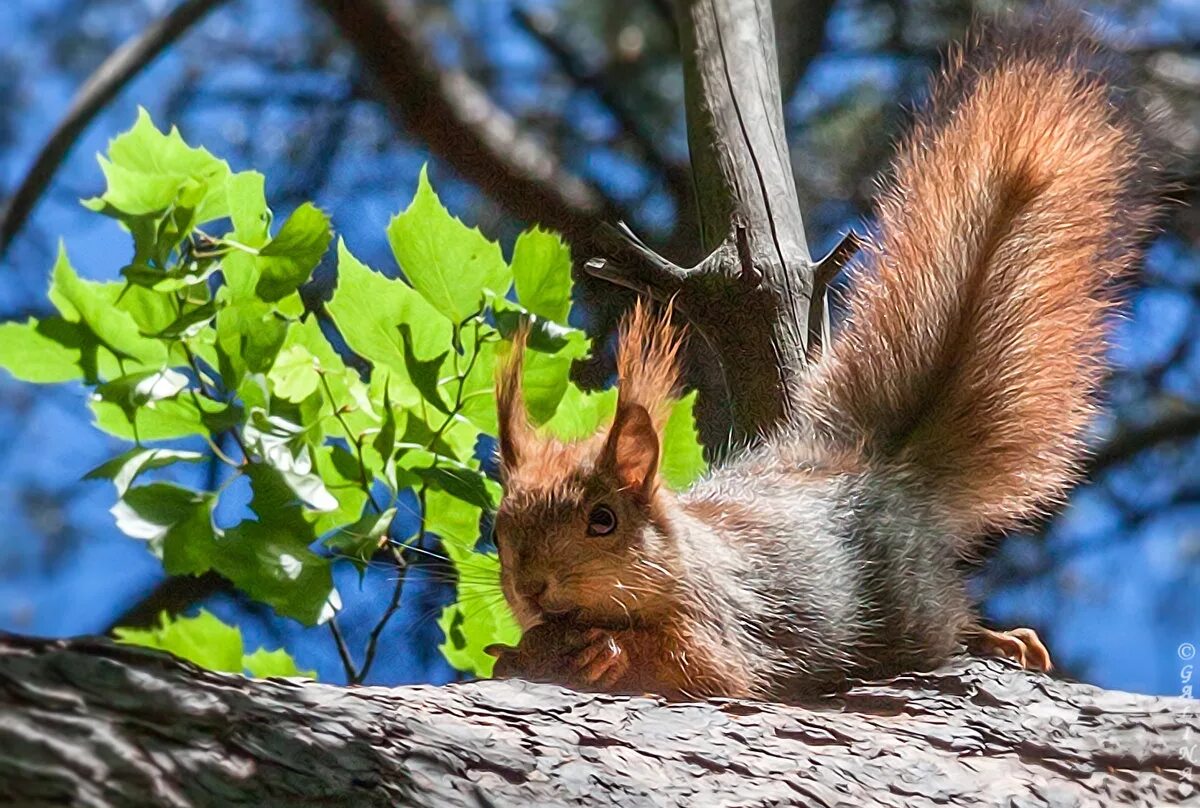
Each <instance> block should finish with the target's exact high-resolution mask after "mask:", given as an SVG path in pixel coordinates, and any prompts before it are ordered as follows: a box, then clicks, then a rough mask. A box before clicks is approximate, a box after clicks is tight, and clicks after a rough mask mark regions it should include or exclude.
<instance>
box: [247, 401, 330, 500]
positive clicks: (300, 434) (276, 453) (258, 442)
mask: <svg viewBox="0 0 1200 808" xmlns="http://www.w3.org/2000/svg"><path fill="white" fill-rule="evenodd" d="M242 437H243V439H244V440H245V441H246V445H247V446H248V447H249V448H250V449H251V451H254V452H256V453H257V454H258V455H259V456H260V457H262V459H263V462H265V463H266V464H267V465H269V466H270V467H271V468H273V469H275V470H276V471H277V472H279V473H280V474H281V475H282V477H283V479H284V481H285V482H286V483H287V485H288V487H289V488H291V490H292V491H294V492H295V493H296V495H297V496H299V497H300V499H302V500H303V501H304V502H305V503H307V504H308V506H309V507H311V508H312V509H313V510H317V511H332V510H334V509H335V508H337V507H338V501H337V499H335V498H334V496H333V495H332V494H330V493H329V489H327V488H326V487H325V483H324V482H323V481H322V480H321V478H320V477H319V476H318V475H317V474H314V473H313V461H312V452H311V450H310V449H309V446H308V441H307V438H306V436H305V430H304V428H303V427H301V426H299V425H298V424H294V423H292V422H291V421H288V420H286V419H284V418H281V417H279V416H277V415H267V414H266V413H265V412H263V411H262V410H257V409H255V410H251V411H250V419H249V421H248V422H247V423H246V426H245V427H244V428H243V430H242Z"/></svg>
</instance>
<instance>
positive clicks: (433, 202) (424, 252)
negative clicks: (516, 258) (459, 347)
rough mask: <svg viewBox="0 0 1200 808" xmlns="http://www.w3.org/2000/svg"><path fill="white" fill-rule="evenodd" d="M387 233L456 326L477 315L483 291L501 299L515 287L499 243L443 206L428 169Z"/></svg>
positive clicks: (420, 285)
mask: <svg viewBox="0 0 1200 808" xmlns="http://www.w3.org/2000/svg"><path fill="white" fill-rule="evenodd" d="M387 232H388V241H389V242H390V243H391V245H392V252H393V253H394V254H395V256H396V260H397V261H398V262H399V263H400V268H401V269H402V270H404V275H405V277H407V278H408V280H409V281H410V282H411V283H412V285H413V288H414V289H416V290H417V291H418V292H420V293H421V296H422V297H424V298H425V299H426V300H428V301H429V302H430V303H431V304H433V306H434V308H436V309H437V310H438V311H440V312H441V313H442V314H444V315H445V316H446V317H448V318H449V319H450V321H451V322H453V323H461V322H462V321H463V320H465V319H466V318H467V317H468V316H469V315H470V314H472V313H474V312H476V311H479V309H480V307H481V305H482V302H483V300H484V298H485V297H486V295H485V292H486V293H489V294H491V295H493V296H495V297H498V298H502V297H504V295H505V294H506V293H507V292H508V289H509V286H511V285H512V275H511V273H510V272H509V270H508V265H507V264H505V262H504V256H503V255H502V254H501V252H500V245H498V244H496V243H495V242H493V241H489V240H488V239H487V238H486V237H484V235H483V234H482V233H480V232H479V230H478V229H476V228H473V227H471V228H469V227H467V226H466V225H465V224H463V223H462V222H461V221H459V220H458V219H457V218H455V217H454V216H452V215H451V214H450V212H449V211H448V210H446V208H445V207H443V206H442V203H441V201H440V200H439V199H438V197H437V194H435V193H434V191H433V188H432V187H431V186H430V184H429V177H428V175H427V172H426V170H425V169H424V168H423V169H421V178H420V180H419V181H418V183H417V192H416V194H415V195H414V196H413V200H412V203H411V204H410V205H409V206H408V208H406V209H405V210H404V212H402V213H400V214H398V215H397V216H395V217H394V218H393V219H392V221H391V223H390V224H389V225H388V230H387Z"/></svg>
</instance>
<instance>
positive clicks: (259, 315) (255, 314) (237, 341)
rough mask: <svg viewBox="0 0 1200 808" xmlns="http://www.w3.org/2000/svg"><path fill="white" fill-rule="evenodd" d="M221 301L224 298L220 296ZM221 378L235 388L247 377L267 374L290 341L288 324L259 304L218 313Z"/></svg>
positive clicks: (232, 306)
mask: <svg viewBox="0 0 1200 808" xmlns="http://www.w3.org/2000/svg"><path fill="white" fill-rule="evenodd" d="M220 297H221V298H222V299H223V298H225V295H221V296H220ZM216 331H217V348H218V355H219V357H220V362H219V364H220V365H221V375H222V376H223V377H224V379H225V383H226V385H228V386H231V387H236V386H238V385H239V384H240V383H241V379H242V376H243V375H244V374H246V373H265V372H266V371H268V370H269V369H270V368H271V365H272V364H273V363H274V362H275V357H276V355H278V353H279V349H280V347H281V346H282V345H283V341H284V339H285V338H286V337H287V331H288V324H287V323H286V322H284V321H283V320H281V319H280V318H279V316H278V315H277V314H275V312H274V311H273V310H272V309H271V307H270V306H268V305H267V304H266V303H263V302H261V301H259V300H244V301H238V302H235V303H232V304H230V305H227V306H225V307H223V308H221V309H220V310H219V311H218V312H217V329H216Z"/></svg>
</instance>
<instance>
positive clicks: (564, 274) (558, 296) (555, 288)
mask: <svg viewBox="0 0 1200 808" xmlns="http://www.w3.org/2000/svg"><path fill="white" fill-rule="evenodd" d="M512 272H513V281H514V283H515V284H516V287H517V300H519V301H520V303H521V305H522V306H524V307H525V308H526V309H528V310H529V311H531V312H533V313H534V314H536V315H538V316H539V317H545V318H548V319H550V320H553V321H555V322H558V323H562V324H564V325H565V324H566V322H567V314H568V313H569V312H570V310H571V249H570V247H568V246H567V245H566V244H565V243H564V242H563V240H562V239H561V238H559V237H558V235H557V234H555V233H550V232H547V231H545V230H542V229H541V228H540V227H534V228H531V229H529V230H526V231H525V232H524V233H522V234H521V235H520V236H518V237H517V244H516V246H515V247H514V248H513V260H512Z"/></svg>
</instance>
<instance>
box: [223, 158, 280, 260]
mask: <svg viewBox="0 0 1200 808" xmlns="http://www.w3.org/2000/svg"><path fill="white" fill-rule="evenodd" d="M265 185H266V178H265V177H263V175H262V174H259V173H258V172H257V171H239V172H238V173H236V174H230V175H229V178H228V179H226V181H225V193H226V194H227V195H228V197H229V218H230V220H231V221H232V222H233V233H232V236H233V239H234V240H235V241H237V242H238V243H239V244H244V245H246V246H247V247H261V246H262V245H264V244H266V243H267V240H268V239H269V238H270V235H269V233H270V227H271V211H270V210H269V209H268V208H267V197H266V192H265V190H264V187H265Z"/></svg>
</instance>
